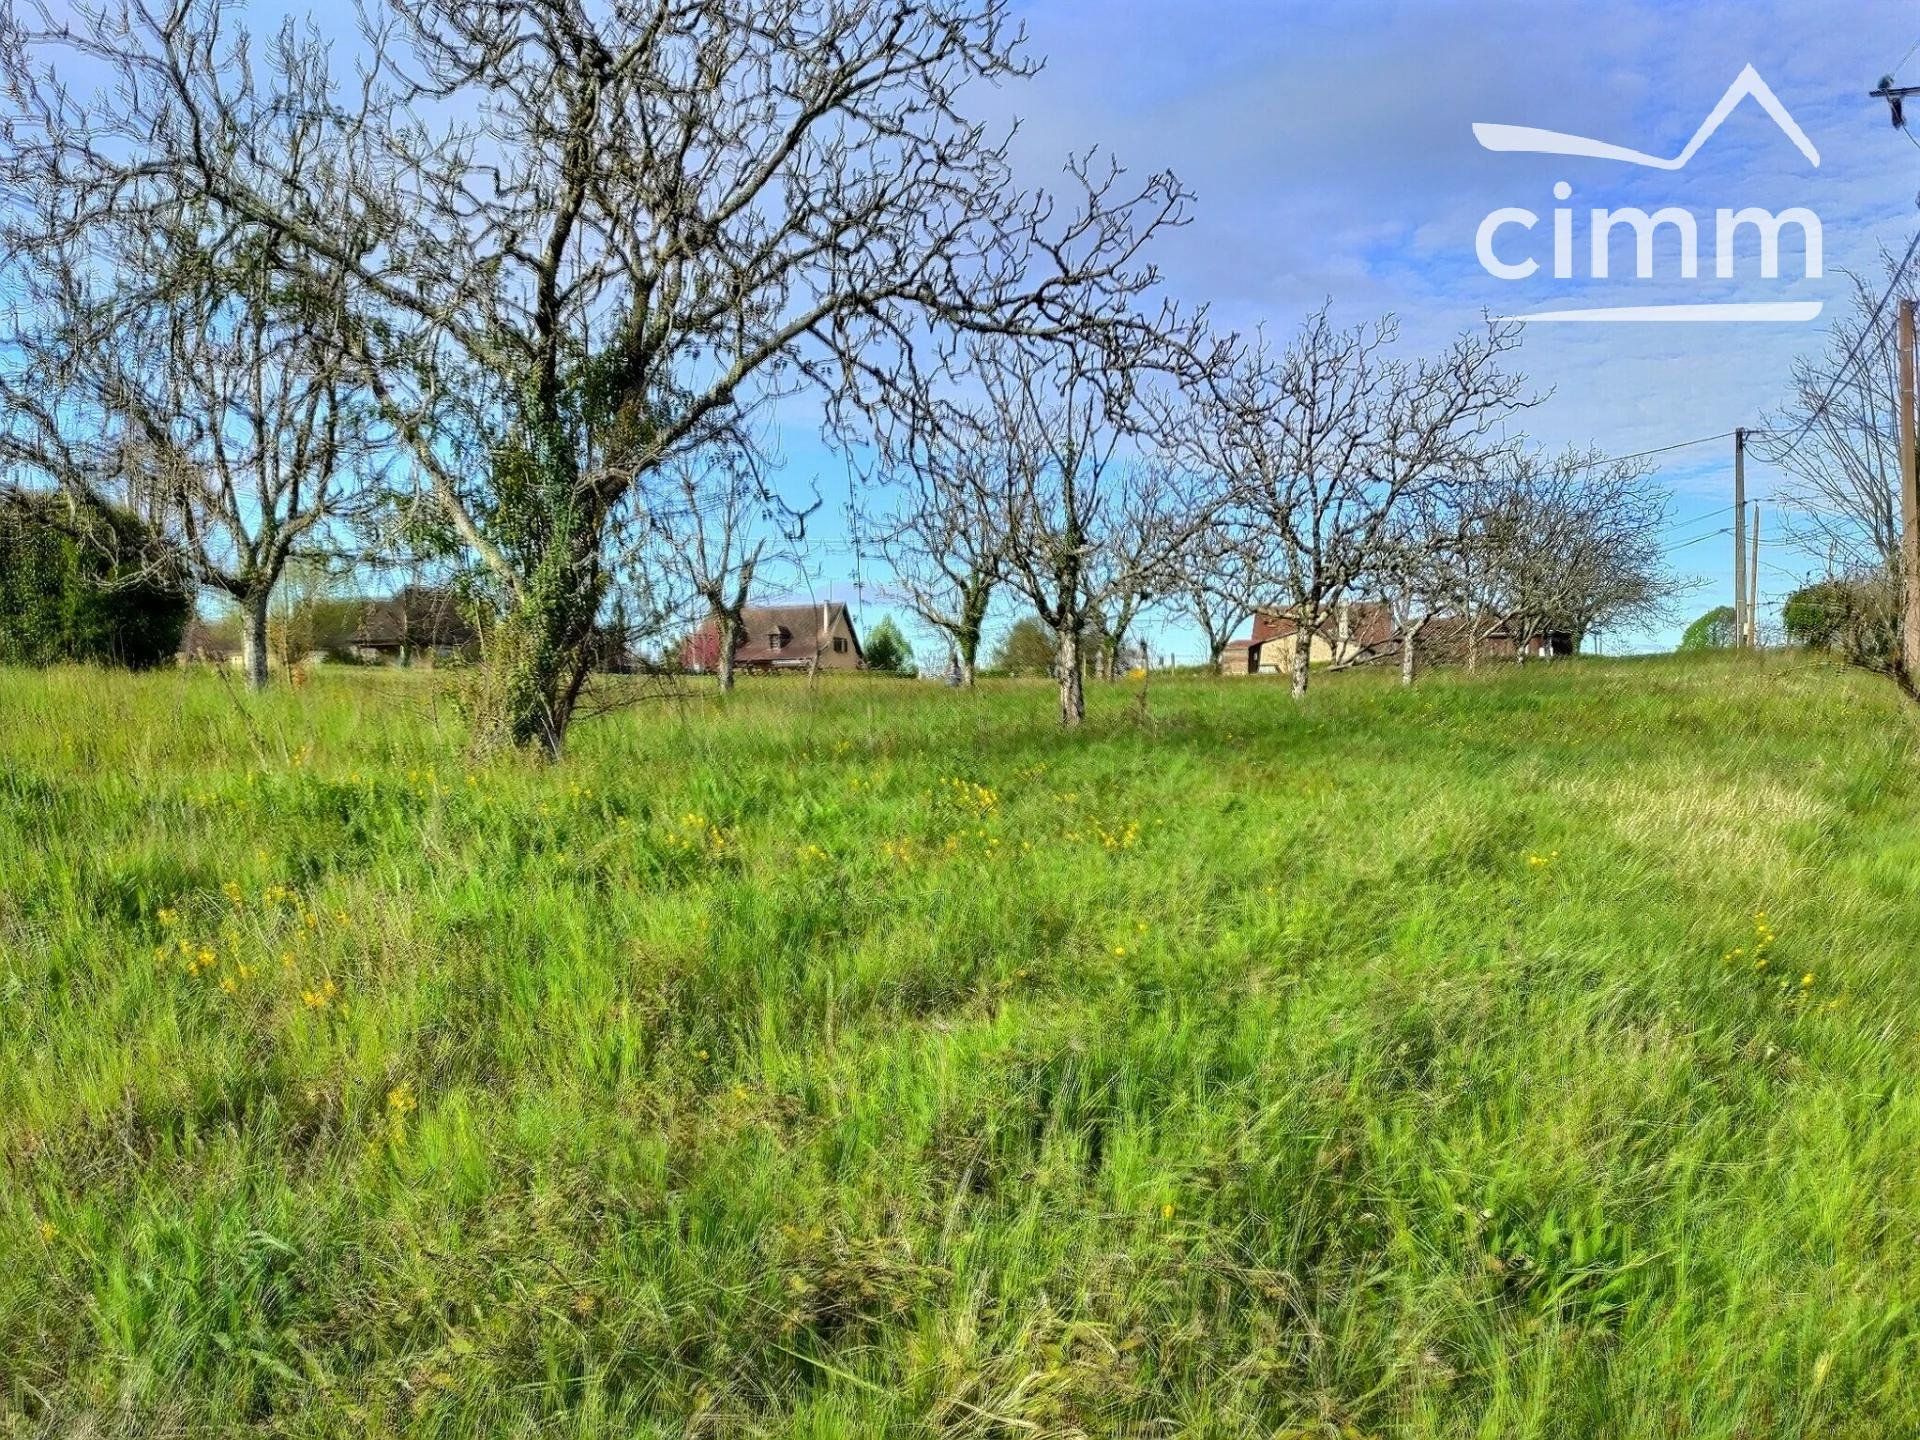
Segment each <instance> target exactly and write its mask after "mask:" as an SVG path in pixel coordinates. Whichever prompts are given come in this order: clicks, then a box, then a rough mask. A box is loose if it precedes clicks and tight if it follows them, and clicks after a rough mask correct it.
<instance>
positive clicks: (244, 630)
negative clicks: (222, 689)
mask: <svg viewBox="0 0 1920 1440" xmlns="http://www.w3.org/2000/svg"><path fill="white" fill-rule="evenodd" d="M270 593H271V592H270V591H269V590H268V589H267V587H266V586H265V585H259V584H256V585H254V586H253V588H252V589H251V590H249V591H248V592H247V598H246V599H245V600H243V601H241V602H240V658H241V661H242V663H243V664H244V666H245V668H246V672H247V688H248V689H249V690H264V689H266V688H267V600H268V597H269V595H270Z"/></svg>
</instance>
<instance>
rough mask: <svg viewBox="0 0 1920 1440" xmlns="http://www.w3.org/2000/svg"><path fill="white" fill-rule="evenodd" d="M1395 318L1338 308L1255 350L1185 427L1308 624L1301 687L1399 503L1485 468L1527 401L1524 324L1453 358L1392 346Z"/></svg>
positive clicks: (1471, 336)
mask: <svg viewBox="0 0 1920 1440" xmlns="http://www.w3.org/2000/svg"><path fill="white" fill-rule="evenodd" d="M1397 335H1398V331H1397V327H1396V325H1395V323H1394V322H1393V320H1392V319H1391V318H1388V319H1385V320H1381V321H1379V322H1377V323H1375V324H1372V325H1365V326H1359V327H1355V328H1352V329H1341V328H1339V327H1337V326H1336V325H1335V324H1334V323H1333V321H1332V319H1331V318H1330V316H1329V315H1328V313H1327V312H1326V310H1324V309H1323V310H1320V311H1318V312H1316V313H1315V314H1313V315H1311V316H1309V317H1308V319H1307V322H1306V324H1305V325H1304V327H1303V328H1302V329H1301V331H1300V333H1299V335H1298V336H1296V337H1295V339H1294V340H1293V341H1292V342H1291V343H1290V344H1289V345H1287V346H1286V347H1285V348H1284V349H1282V350H1278V351H1275V350H1274V349H1273V348H1272V347H1270V346H1269V345H1267V344H1266V343H1264V342H1261V343H1256V344H1254V345H1252V346H1250V347H1248V348H1247V349H1246V350H1245V351H1244V352H1243V353H1242V354H1241V356H1240V357H1239V361H1238V363H1237V365H1236V366H1235V368H1234V369H1233V370H1232V372H1231V373H1230V374H1229V376H1228V377H1227V378H1226V380H1225V381H1224V382H1223V383H1219V384H1214V385H1208V386H1202V387H1192V388H1191V389H1190V404H1189V405H1188V406H1187V408H1186V410H1185V413H1184V416H1183V419H1182V423H1180V424H1178V425H1177V426H1175V427H1174V428H1173V433H1174V435H1175V436H1176V437H1177V451H1176V453H1178V454H1179V455H1180V457H1181V459H1182V460H1183V461H1184V462H1185V463H1186V464H1188V465H1189V466H1190V467H1192V468H1193V469H1195V470H1197V471H1201V472H1207V473H1215V474H1219V475H1221V476H1224V477H1226V481H1227V484H1228V486H1229V490H1230V494H1231V503H1232V507H1233V511H1234V513H1235V514H1236V515H1238V516H1239V517H1241V523H1242V524H1243V525H1244V527H1245V529H1246V532H1247V533H1248V535H1249V536H1250V537H1251V538H1253V539H1254V540H1255V542H1256V543H1257V544H1259V545H1260V546H1261V547H1262V548H1263V549H1271V551H1272V552H1273V554H1274V555H1275V558H1276V562H1277V569H1276V571H1275V573H1274V574H1272V575H1270V576H1269V577H1267V582H1268V588H1269V590H1270V593H1272V594H1273V595H1274V596H1275V598H1279V599H1284V601H1285V602H1286V603H1287V605H1288V607H1289V613H1290V614H1291V615H1292V617H1293V620H1294V623H1295V625H1296V627H1297V629H1296V632H1295V633H1296V635H1297V637H1298V639H1297V641H1296V644H1295V646H1294V654H1293V693H1294V695H1295V696H1296V697H1298V696H1301V695H1304V694H1305V693H1306V690H1307V681H1308V673H1309V672H1308V663H1309V656H1310V649H1311V647H1310V643H1309V642H1310V639H1311V637H1312V636H1313V635H1314V634H1316V633H1318V632H1319V631H1320V629H1321V627H1322V626H1324V625H1325V624H1326V623H1327V622H1328V621H1329V620H1330V619H1331V618H1332V617H1333V616H1335V615H1336V614H1337V613H1338V611H1339V608H1340V606H1341V604H1342V602H1344V601H1345V600H1346V599H1348V598H1349V596H1350V594H1351V592H1352V591H1353V589H1354V587H1355V585H1356V584H1357V583H1359V582H1360V581H1361V580H1362V578H1363V577H1364V576H1365V575H1366V574H1367V572H1368V570H1369V568H1370V567H1371V566H1372V565H1373V563H1374V562H1375V560H1376V558H1377V554H1378V551H1379V548H1380V546H1381V545H1382V544H1383V543H1384V541H1385V539H1386V537H1387V535H1388V534H1389V529H1390V526H1391V523H1392V520H1393V518H1394V516H1395V514H1396V513H1397V511H1398V509H1399V508H1400V507H1401V506H1402V505H1403V504H1404V503H1406V502H1407V501H1409V500H1410V499H1411V498H1413V497H1415V496H1418V495H1419V494H1421V493H1422V492H1423V491H1424V490H1426V489H1427V488H1428V487H1430V486H1432V485H1435V484H1437V483H1439V482H1440V481H1441V480H1443V479H1444V478H1445V477H1447V476H1449V475H1452V474H1455V473H1457V472H1458V471H1459V470H1460V469H1462V468H1463V467H1465V466H1467V465H1469V464H1471V463H1473V462H1474V461H1475V459H1476V457H1477V456H1478V455H1479V453H1480V452H1481V451H1482V450H1484V449H1486V448H1487V447H1488V446H1489V444H1490V438H1489V437H1490V433H1491V431H1492V428H1493V427H1494V426H1495V425H1496V423H1497V422H1498V421H1499V420H1500V419H1502V418H1503V417H1504V416H1506V415H1508V414H1510V413H1512V412H1513V411H1514V410H1516V409H1517V408H1519V407H1521V406H1523V405H1525V404H1526V403H1528V402H1527V401H1526V400H1524V399H1523V398H1522V396H1521V381H1520V379H1519V378H1518V377H1517V376H1515V375H1513V374H1511V373H1509V372H1508V371H1507V370H1506V369H1505V368H1504V362H1505V359H1506V356H1507V353H1508V352H1509V351H1510V350H1512V349H1513V347H1514V345H1515V344H1516V343H1517V328H1516V327H1515V326H1513V325H1510V324H1504V325H1503V324H1496V323H1493V322H1489V323H1488V324H1487V325H1486V326H1485V327H1484V328H1483V329H1481V330H1478V331H1473V332H1469V333H1467V334H1464V335H1462V336H1460V337H1459V338H1458V339H1456V340H1455V341H1454V342H1453V344H1452V345H1451V346H1449V347H1448V348H1447V349H1446V350H1445V351H1443V352H1442V353H1441V354H1439V355H1437V356H1434V357H1432V358H1428V359H1422V360H1413V361H1410V360H1406V359H1402V358H1400V357H1398V356H1396V355H1394V354H1393V353H1392V347H1393V346H1394V344H1395V342H1396V340H1397Z"/></svg>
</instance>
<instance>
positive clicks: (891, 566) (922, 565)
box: [871, 432, 1006, 687]
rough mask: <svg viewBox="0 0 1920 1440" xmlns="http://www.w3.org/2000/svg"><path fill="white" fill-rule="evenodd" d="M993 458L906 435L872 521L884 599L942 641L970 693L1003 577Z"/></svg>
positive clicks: (1000, 479)
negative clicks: (883, 571)
mask: <svg viewBox="0 0 1920 1440" xmlns="http://www.w3.org/2000/svg"><path fill="white" fill-rule="evenodd" d="M995 458H996V457H995V456H994V454H992V453H990V452H988V451H985V450H981V449H978V448H974V447H970V446H969V445H967V444H966V443H965V441H964V440H962V441H960V442H958V443H956V442H954V441H952V440H950V439H948V438H947V437H946V436H944V435H941V434H939V433H937V432H936V433H924V434H922V435H920V436H909V437H908V438H907V441H906V443H905V444H904V445H902V446H901V450H900V453H898V454H897V455H895V456H894V457H893V458H891V459H889V460H888V461H887V462H885V464H884V466H883V471H882V475H881V477H880V478H881V479H882V480H883V482H884V493H885V495H886V496H887V501H888V504H887V508H886V510H885V511H884V512H882V513H881V514H879V515H878V516H876V517H873V520H872V522H871V525H872V531H871V533H872V543H873V547H874V549H875V550H876V551H877V552H878V553H879V556H880V558H881V559H882V560H883V561H884V562H885V563H886V565H887V568H888V572H889V579H888V581H887V591H888V593H889V594H890V595H893V596H895V597H896V598H898V600H899V601H900V603H901V604H903V605H905V606H906V607H907V608H908V609H909V610H911V611H912V612H913V613H914V615H915V616H916V617H917V618H918V619H919V620H920V621H921V623H922V624H924V625H926V626H928V627H929V628H930V629H932V630H934V631H937V632H938V633H939V634H941V635H943V636H944V637H945V638H946V641H947V647H948V650H949V651H950V652H951V654H952V656H953V660H954V663H955V664H957V665H958V667H959V672H960V680H961V683H962V684H964V685H966V686H968V687H971V686H972V685H973V677H974V669H975V667H976V665H977V664H978V662H979V657H980V639H981V633H982V630H983V627H984V626H985V624H986V619H987V610H988V607H989V606H990V605H991V604H992V602H993V595H994V591H995V590H996V589H997V588H998V587H999V585H1000V583H1001V581H1002V580H1003V579H1004V578H1005V574H1006V530H1005V516H1004V514H1003V512H1002V511H1001V510H1000V509H999V508H998V507H996V506H994V505H993V504H992V503H990V501H991V497H994V496H997V495H999V494H1001V493H1003V492H1004V490H1005V477H1004V476H1001V475H991V474H987V473H983V467H987V466H990V465H992V464H994V463H995ZM1002 458H1004V457H1002Z"/></svg>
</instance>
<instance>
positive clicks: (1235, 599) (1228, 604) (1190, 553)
mask: <svg viewBox="0 0 1920 1440" xmlns="http://www.w3.org/2000/svg"><path fill="white" fill-rule="evenodd" d="M1272 569H1273V567H1272V564H1271V562H1270V561H1269V560H1268V559H1267V558H1266V557H1265V556H1263V555H1262V554H1261V552H1260V549H1259V547H1258V545H1257V544H1256V543H1255V542H1254V539H1253V537H1252V536H1251V535H1250V534H1249V533H1248V530H1247V528H1246V526H1245V525H1243V524H1240V523H1238V522H1236V521H1235V519H1234V518H1233V517H1232V515H1231V514H1230V513H1229V512H1226V511H1222V512H1221V513H1220V514H1218V515H1217V516H1216V518H1215V519H1214V521H1213V522H1212V523H1211V524H1209V525H1207V526H1205V527H1203V528H1202V529H1201V530H1200V531H1199V532H1198V533H1197V534H1196V535H1195V536H1194V538H1193V540H1192V541H1191V542H1190V543H1189V544H1188V545H1187V546H1186V547H1185V548H1184V549H1183V550H1182V551H1181V552H1180V554H1179V556H1178V557H1177V558H1176V561H1175V563H1174V566H1173V574H1172V577H1171V582H1170V586H1169V590H1168V593H1167V594H1166V595H1165V596H1164V597H1163V598H1162V603H1163V604H1164V605H1165V606H1166V608H1168V609H1169V610H1172V611H1174V612H1175V613H1177V614H1179V615H1180V616H1182V617H1183V618H1185V619H1188V620H1191V621H1192V622H1193V623H1194V624H1195V625H1197V626H1199V628H1200V634H1201V636H1202V637H1203V638H1204V639H1205V641H1206V644H1207V664H1208V665H1209V666H1210V667H1211V668H1212V669H1214V670H1216V671H1217V670H1218V669H1219V668H1220V657H1221V656H1222V655H1224V654H1225V653H1226V649H1227V645H1228V643H1229V642H1231V641H1232V639H1233V634H1234V631H1236V630H1238V629H1239V628H1240V626H1241V625H1243V624H1244V623H1245V622H1246V621H1247V620H1248V618H1250V617H1251V616H1252V615H1253V613H1254V608H1255V607H1254V602H1255V597H1256V596H1258V595H1259V594H1260V593H1261V587H1262V585H1263V583H1264V582H1265V579H1266V577H1267V576H1268V575H1269V574H1271V573H1272Z"/></svg>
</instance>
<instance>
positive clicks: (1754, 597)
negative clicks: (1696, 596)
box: [1747, 500, 1760, 650]
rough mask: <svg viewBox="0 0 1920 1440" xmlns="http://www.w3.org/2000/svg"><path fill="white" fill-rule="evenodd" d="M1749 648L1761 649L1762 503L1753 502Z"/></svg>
mask: <svg viewBox="0 0 1920 1440" xmlns="http://www.w3.org/2000/svg"><path fill="white" fill-rule="evenodd" d="M1747 648H1748V649H1750V650H1758V649H1759V648H1760V502H1759V501H1758V500H1756V501H1754V502H1753V553H1752V554H1751V555H1749V556H1748V557H1747Z"/></svg>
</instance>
